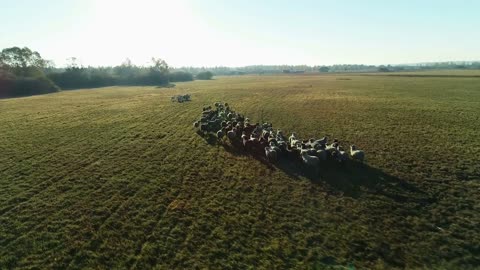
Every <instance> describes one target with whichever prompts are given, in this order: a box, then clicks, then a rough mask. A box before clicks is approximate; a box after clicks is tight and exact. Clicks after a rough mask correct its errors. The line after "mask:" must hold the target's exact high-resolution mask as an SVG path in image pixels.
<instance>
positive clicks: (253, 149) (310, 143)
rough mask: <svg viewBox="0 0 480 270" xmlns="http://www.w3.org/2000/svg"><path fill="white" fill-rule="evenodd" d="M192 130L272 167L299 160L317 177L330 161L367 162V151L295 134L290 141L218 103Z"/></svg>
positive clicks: (264, 125)
mask: <svg viewBox="0 0 480 270" xmlns="http://www.w3.org/2000/svg"><path fill="white" fill-rule="evenodd" d="M193 126H194V128H195V129H197V133H199V134H200V135H202V136H206V135H214V136H215V137H216V139H217V141H218V142H221V143H224V142H225V141H227V140H228V141H230V144H231V145H232V146H235V147H237V148H241V149H243V150H244V151H247V152H249V153H251V154H252V155H259V156H263V157H264V158H265V159H267V160H268V161H269V162H270V163H275V162H277V161H278V160H279V159H282V158H283V159H288V160H292V161H293V160H296V161H300V162H302V163H303V164H304V165H305V166H306V167H309V168H311V169H312V170H313V171H315V172H317V173H318V169H319V166H320V165H321V164H322V163H324V162H327V161H330V162H332V161H333V162H336V163H337V162H338V163H340V164H343V163H345V162H346V161H347V160H348V159H353V160H356V161H359V162H363V161H364V159H365V152H364V151H362V150H360V149H358V148H357V147H356V146H355V145H351V146H350V151H348V152H347V151H345V150H344V149H343V148H342V147H341V146H340V144H339V141H338V140H337V139H334V140H333V141H331V142H329V141H328V138H327V137H326V136H325V137H323V138H320V139H315V138H311V139H308V140H302V139H300V137H298V135H297V134H296V133H295V132H294V133H292V134H291V135H290V136H288V137H287V136H285V135H284V134H283V132H282V131H281V130H279V129H277V130H276V131H275V130H274V129H273V126H272V124H271V123H263V124H260V123H255V124H252V123H251V121H250V119H249V118H247V117H245V116H244V115H242V114H240V113H236V112H235V111H233V110H232V109H231V108H230V106H229V105H228V103H222V102H215V104H214V106H213V107H212V106H207V107H203V111H202V115H201V117H200V119H199V120H197V121H195V123H194V124H193Z"/></svg>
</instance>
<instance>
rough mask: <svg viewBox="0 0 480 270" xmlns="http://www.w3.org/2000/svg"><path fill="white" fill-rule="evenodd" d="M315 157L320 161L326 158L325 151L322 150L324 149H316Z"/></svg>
mask: <svg viewBox="0 0 480 270" xmlns="http://www.w3.org/2000/svg"><path fill="white" fill-rule="evenodd" d="M317 157H318V158H319V159H320V160H322V161H325V160H327V151H326V150H324V149H318V150H317Z"/></svg>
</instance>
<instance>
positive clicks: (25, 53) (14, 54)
mask: <svg viewBox="0 0 480 270" xmlns="http://www.w3.org/2000/svg"><path fill="white" fill-rule="evenodd" d="M0 62H1V63H2V65H3V66H7V67H8V68H9V69H10V70H11V72H13V73H14V74H15V75H17V76H38V75H41V73H43V72H39V71H41V70H42V69H43V68H45V65H46V62H45V60H43V58H42V57H41V56H40V54H39V53H38V52H36V51H32V50H30V49H29V48H27V47H24V48H19V47H11V48H6V49H3V50H2V52H1V53H0Z"/></svg>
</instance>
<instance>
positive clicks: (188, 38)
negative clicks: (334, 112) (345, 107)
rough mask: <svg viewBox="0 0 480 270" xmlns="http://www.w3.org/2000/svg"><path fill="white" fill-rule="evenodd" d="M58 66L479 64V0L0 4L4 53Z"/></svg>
mask: <svg viewBox="0 0 480 270" xmlns="http://www.w3.org/2000/svg"><path fill="white" fill-rule="evenodd" d="M11 46H22V47H23V46H28V47H30V48H31V49H33V50H36V51H38V52H40V54H41V55H42V56H43V57H44V58H46V59H51V60H53V61H54V62H55V63H56V64H57V66H62V65H64V64H65V59H66V58H68V57H72V56H75V57H77V58H78V59H80V61H81V63H82V64H84V65H94V66H97V65H117V64H120V63H121V62H122V61H123V60H124V59H125V58H127V57H129V58H130V59H131V60H132V61H133V62H134V63H135V64H146V63H147V62H148V61H149V59H150V58H151V57H152V56H155V57H160V58H163V59H165V60H166V61H167V62H168V63H169V64H170V65H173V66H244V65H254V64H308V65H324V64H325V65H329V64H348V63H349V64H353V63H357V64H361V63H363V64H387V63H392V64H395V63H413V62H430V61H451V60H480V1H475V0H471V1H468V0H451V1H440V0H403V1H385V0H378V1H377V0H364V1H357V0H351V1H347V0H343V1H342V0H339V1H333V0H329V1H323V0H312V1H292V0H286V1H283V0H263V1H262V0H255V1H253V0H252V1H247V0H243V1H242V0H237V1H229V0H223V1H221V0H218V1H215V0H171V1H166V0H132V1H124V0H96V1H95V0H70V1H69V0H43V1H39V0H15V1H13V0H0V48H6V47H11Z"/></svg>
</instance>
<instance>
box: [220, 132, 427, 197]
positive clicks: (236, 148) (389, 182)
mask: <svg viewBox="0 0 480 270" xmlns="http://www.w3.org/2000/svg"><path fill="white" fill-rule="evenodd" d="M214 144H217V141H215V143H214ZM220 145H221V146H222V147H223V148H224V149H225V151H227V152H229V153H230V154H232V155H235V156H249V157H252V158H254V159H256V160H258V161H259V162H261V163H262V164H264V165H265V166H266V167H268V168H269V169H271V170H277V169H278V170H281V171H283V172H284V173H286V174H287V175H288V176H289V177H291V178H293V179H296V180H300V179H301V178H307V179H309V180H310V181H311V182H312V183H315V184H318V185H323V186H325V187H326V188H327V191H328V192H329V193H330V194H337V195H343V196H348V197H351V198H359V197H360V196H363V195H377V196H383V197H387V198H388V199H391V200H393V201H395V202H397V203H407V202H413V203H416V204H417V205H419V206H425V205H428V204H431V203H434V202H435V201H436V199H435V198H432V197H431V196H430V195H429V194H427V193H425V192H424V191H422V190H420V189H419V188H418V187H417V186H416V185H414V184H412V183H409V182H407V181H405V180H402V179H400V178H398V177H395V176H393V175H390V174H388V173H385V172H383V171H382V170H380V169H378V168H374V167H371V166H369V165H367V164H365V163H360V162H357V161H353V160H348V161H347V162H345V163H338V162H335V161H330V160H327V161H325V162H322V164H321V165H320V169H319V172H318V174H317V173H314V172H313V171H309V170H308V168H305V167H304V166H303V164H302V163H301V162H300V161H298V160H290V159H288V158H285V157H281V158H279V160H278V161H277V162H275V163H273V164H272V163H270V162H269V161H268V160H267V159H266V158H265V155H264V154H263V153H251V152H248V151H246V150H244V149H243V147H242V146H241V145H240V144H239V145H237V144H236V143H233V144H231V143H220Z"/></svg>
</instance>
